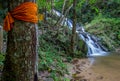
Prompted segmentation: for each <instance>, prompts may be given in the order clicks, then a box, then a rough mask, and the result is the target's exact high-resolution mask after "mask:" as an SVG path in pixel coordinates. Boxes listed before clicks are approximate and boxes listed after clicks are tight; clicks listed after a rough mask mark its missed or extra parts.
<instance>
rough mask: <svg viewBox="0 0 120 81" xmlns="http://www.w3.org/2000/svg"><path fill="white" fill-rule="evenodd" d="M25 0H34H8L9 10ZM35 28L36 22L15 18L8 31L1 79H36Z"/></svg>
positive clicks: (35, 80)
mask: <svg viewBox="0 0 120 81" xmlns="http://www.w3.org/2000/svg"><path fill="white" fill-rule="evenodd" d="M25 1H32V2H34V1H35V0H9V10H12V9H14V8H15V7H16V6H18V5H20V4H21V3H23V2H25ZM36 28H37V25H36V24H33V23H30V22H24V21H20V20H15V22H14V27H13V28H12V30H11V31H9V32H8V41H7V51H6V57H5V62H4V68H3V74H2V81H38V79H37V65H36V64H37V33H36V32H37V30H36Z"/></svg>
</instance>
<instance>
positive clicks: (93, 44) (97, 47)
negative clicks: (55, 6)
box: [53, 10, 107, 56]
mask: <svg viewBox="0 0 120 81" xmlns="http://www.w3.org/2000/svg"><path fill="white" fill-rule="evenodd" d="M53 12H54V14H56V15H57V16H59V17H60V16H61V13H60V12H58V11H56V10H53ZM63 23H64V24H63ZM61 24H62V25H66V26H68V27H69V28H70V29H72V27H73V22H72V20H70V19H68V18H64V20H63V21H62V23H61ZM76 32H77V33H78V34H79V36H80V38H81V39H82V40H83V41H84V42H85V43H86V44H87V47H88V53H87V55H88V56H102V55H105V54H106V51H107V50H106V49H105V48H104V47H103V46H102V45H101V44H100V43H99V42H98V38H96V37H95V36H93V35H90V34H89V33H87V32H85V30H84V28H83V27H82V26H81V25H79V24H78V23H77V24H76Z"/></svg>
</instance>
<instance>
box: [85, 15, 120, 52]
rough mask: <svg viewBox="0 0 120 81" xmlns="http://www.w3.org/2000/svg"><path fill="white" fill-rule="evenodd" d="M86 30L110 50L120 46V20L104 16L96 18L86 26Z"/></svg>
mask: <svg viewBox="0 0 120 81" xmlns="http://www.w3.org/2000/svg"><path fill="white" fill-rule="evenodd" d="M86 30H87V31H88V32H89V33H92V34H94V35H96V36H98V37H99V38H101V41H102V43H103V45H104V46H106V47H107V48H109V50H114V49H115V48H117V47H119V45H120V41H119V40H120V18H106V17H103V16H102V15H100V16H98V17H96V18H95V19H94V20H93V21H92V22H91V23H89V24H87V25H86Z"/></svg>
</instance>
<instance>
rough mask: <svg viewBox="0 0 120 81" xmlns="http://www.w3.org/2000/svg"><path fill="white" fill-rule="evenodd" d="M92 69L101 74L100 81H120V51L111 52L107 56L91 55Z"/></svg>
mask: <svg viewBox="0 0 120 81" xmlns="http://www.w3.org/2000/svg"><path fill="white" fill-rule="evenodd" d="M89 59H91V61H93V62H92V66H91V69H92V70H93V71H94V72H95V73H98V74H100V75H101V76H102V77H103V79H101V80H100V81H120V53H111V54H109V55H106V56H95V57H90V58H89Z"/></svg>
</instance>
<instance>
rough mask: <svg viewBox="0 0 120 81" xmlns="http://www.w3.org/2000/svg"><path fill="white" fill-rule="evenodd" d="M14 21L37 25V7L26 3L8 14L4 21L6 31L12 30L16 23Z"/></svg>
mask: <svg viewBox="0 0 120 81" xmlns="http://www.w3.org/2000/svg"><path fill="white" fill-rule="evenodd" d="M14 19H17V20H22V21H26V22H32V23H37V22H38V17H37V5H36V4H35V3H32V2H25V3H22V4H21V5H19V6H17V7H16V8H15V9H13V10H12V11H11V12H8V14H7V16H6V18H5V19H4V30H5V31H10V30H11V28H12V27H11V26H12V24H13V23H14Z"/></svg>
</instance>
